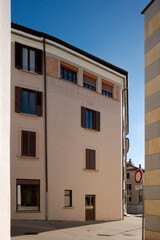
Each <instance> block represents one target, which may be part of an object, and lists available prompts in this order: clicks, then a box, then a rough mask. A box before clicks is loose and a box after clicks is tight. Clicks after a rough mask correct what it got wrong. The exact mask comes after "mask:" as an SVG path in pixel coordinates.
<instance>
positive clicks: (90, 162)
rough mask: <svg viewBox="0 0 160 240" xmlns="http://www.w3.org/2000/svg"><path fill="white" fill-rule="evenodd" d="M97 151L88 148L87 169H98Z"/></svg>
mask: <svg viewBox="0 0 160 240" xmlns="http://www.w3.org/2000/svg"><path fill="white" fill-rule="evenodd" d="M95 153H96V151H95V150H92V149H86V169H91V170H95V169H96V161H95V160H96V154H95Z"/></svg>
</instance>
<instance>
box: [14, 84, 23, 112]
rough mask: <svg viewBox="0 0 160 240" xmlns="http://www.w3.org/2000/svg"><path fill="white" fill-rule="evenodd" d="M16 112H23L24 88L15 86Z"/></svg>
mask: <svg viewBox="0 0 160 240" xmlns="http://www.w3.org/2000/svg"><path fill="white" fill-rule="evenodd" d="M15 112H17V113H20V112H22V88H20V87H15Z"/></svg>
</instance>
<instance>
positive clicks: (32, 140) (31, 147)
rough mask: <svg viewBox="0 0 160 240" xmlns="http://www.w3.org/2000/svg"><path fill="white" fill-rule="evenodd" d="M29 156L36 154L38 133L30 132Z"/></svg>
mask: <svg viewBox="0 0 160 240" xmlns="http://www.w3.org/2000/svg"><path fill="white" fill-rule="evenodd" d="M29 156H32V157H35V156H36V133H35V132H29Z"/></svg>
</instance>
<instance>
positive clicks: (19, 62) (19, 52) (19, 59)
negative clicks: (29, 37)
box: [15, 42, 43, 74]
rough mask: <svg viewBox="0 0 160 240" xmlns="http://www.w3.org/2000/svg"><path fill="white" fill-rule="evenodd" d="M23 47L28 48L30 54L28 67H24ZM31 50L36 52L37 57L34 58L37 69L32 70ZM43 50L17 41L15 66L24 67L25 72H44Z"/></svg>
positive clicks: (28, 54)
mask: <svg viewBox="0 0 160 240" xmlns="http://www.w3.org/2000/svg"><path fill="white" fill-rule="evenodd" d="M23 48H26V49H27V56H28V60H27V62H28V65H27V69H24V68H23ZM30 51H34V52H35V59H34V65H35V66H34V67H35V71H31V69H30V68H31V66H30V56H31V54H30ZM42 54H43V52H42V50H40V49H37V48H34V47H31V46H27V45H24V44H21V43H19V42H15V67H16V68H18V69H22V70H23V71H24V72H25V71H26V72H29V73H34V74H35V73H36V74H43V57H42Z"/></svg>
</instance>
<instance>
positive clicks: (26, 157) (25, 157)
mask: <svg viewBox="0 0 160 240" xmlns="http://www.w3.org/2000/svg"><path fill="white" fill-rule="evenodd" d="M16 157H17V158H19V159H28V160H30V159H39V157H30V156H19V155H17V156H16Z"/></svg>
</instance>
